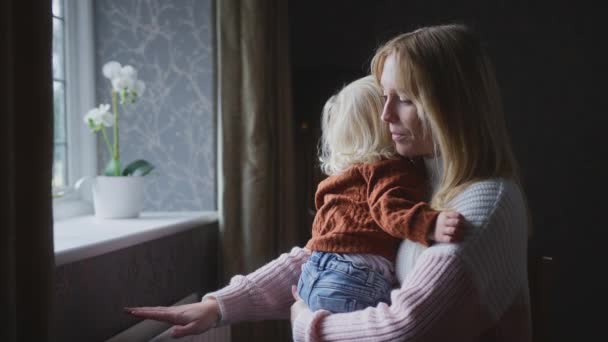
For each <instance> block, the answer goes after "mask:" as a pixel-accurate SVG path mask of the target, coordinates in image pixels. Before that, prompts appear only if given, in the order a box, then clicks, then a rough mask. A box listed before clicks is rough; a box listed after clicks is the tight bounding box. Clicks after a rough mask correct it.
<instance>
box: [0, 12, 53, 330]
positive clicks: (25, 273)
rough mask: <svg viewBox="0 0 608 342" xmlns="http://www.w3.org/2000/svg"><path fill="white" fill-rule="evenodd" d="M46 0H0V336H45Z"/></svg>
mask: <svg viewBox="0 0 608 342" xmlns="http://www.w3.org/2000/svg"><path fill="white" fill-rule="evenodd" d="M51 44H52V20H51V1H50V0H47V1H40V0H2V1H0V96H1V97H0V108H1V110H0V112H1V113H0V151H1V152H2V153H1V159H2V161H1V163H2V167H0V196H1V198H2V200H0V203H1V204H0V226H1V227H2V233H1V236H2V239H1V241H2V245H1V246H0V251H1V253H2V257H1V260H2V261H1V262H2V276H3V277H2V285H1V290H0V293H1V296H2V305H1V306H0V307H1V308H2V309H1V312H2V315H3V316H5V317H4V319H2V328H1V329H0V340H1V341H49V340H52V333H51V325H52V323H51V322H52V320H51V312H52V298H53V296H52V283H53V269H54V252H53V219H52V207H51V206H52V200H51V178H52V163H53V90H52V68H51V51H52V46H51Z"/></svg>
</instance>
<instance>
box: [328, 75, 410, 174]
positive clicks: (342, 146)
mask: <svg viewBox="0 0 608 342" xmlns="http://www.w3.org/2000/svg"><path fill="white" fill-rule="evenodd" d="M383 105H384V103H383V100H382V91H381V89H380V87H379V85H378V83H377V82H376V80H375V79H374V77H373V76H366V77H363V78H360V79H358V80H356V81H354V82H352V83H350V84H348V85H346V86H345V87H344V88H342V90H340V92H338V93H337V94H336V95H334V96H332V97H331V98H330V99H329V100H328V101H327V102H326V103H325V106H324V108H323V114H322V118H321V129H322V135H321V141H320V148H319V160H320V161H321V170H322V171H323V172H324V173H325V174H327V175H333V174H337V173H340V172H342V171H344V170H346V169H348V168H349V167H350V166H352V165H355V164H363V163H373V162H375V161H379V160H381V159H390V158H397V157H398V155H397V152H396V151H395V147H394V144H393V142H392V139H391V135H390V131H389V130H388V125H387V124H386V123H384V122H382V120H381V119H380V115H381V114H382V108H383Z"/></svg>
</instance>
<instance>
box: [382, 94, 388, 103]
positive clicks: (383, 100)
mask: <svg viewBox="0 0 608 342" xmlns="http://www.w3.org/2000/svg"><path fill="white" fill-rule="evenodd" d="M387 100H388V96H386V95H382V102H384V103H386V101H387Z"/></svg>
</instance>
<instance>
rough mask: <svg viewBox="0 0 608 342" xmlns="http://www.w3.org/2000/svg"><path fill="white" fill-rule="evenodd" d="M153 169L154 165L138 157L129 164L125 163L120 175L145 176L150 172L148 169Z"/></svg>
mask: <svg viewBox="0 0 608 342" xmlns="http://www.w3.org/2000/svg"><path fill="white" fill-rule="evenodd" d="M152 170H154V165H152V164H150V163H149V162H147V161H145V160H143V159H138V160H136V161H134V162H132V163H131V164H129V165H127V166H126V167H125V169H124V171H122V175H123V176H145V175H147V174H148V173H150V171H152Z"/></svg>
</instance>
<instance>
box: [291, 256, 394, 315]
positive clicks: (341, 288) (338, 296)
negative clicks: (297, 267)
mask: <svg viewBox="0 0 608 342" xmlns="http://www.w3.org/2000/svg"><path fill="white" fill-rule="evenodd" d="M390 291H391V284H390V282H389V281H388V280H387V279H385V278H384V277H382V276H381V275H380V274H379V273H378V272H376V271H374V270H372V269H369V268H367V267H359V266H356V265H353V264H352V262H350V261H347V260H343V259H342V258H340V257H339V256H338V255H336V254H333V253H323V252H313V254H312V256H311V257H310V258H309V259H308V261H307V262H306V263H305V264H304V265H302V275H301V276H300V281H299V282H298V294H299V295H300V297H301V298H302V299H303V300H304V301H305V302H306V304H307V305H308V306H309V308H310V309H311V310H312V311H315V310H319V309H324V310H327V311H331V312H333V313H339V312H351V311H356V310H361V309H364V308H366V307H368V306H375V305H377V304H378V303H379V302H385V303H387V304H390Z"/></svg>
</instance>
